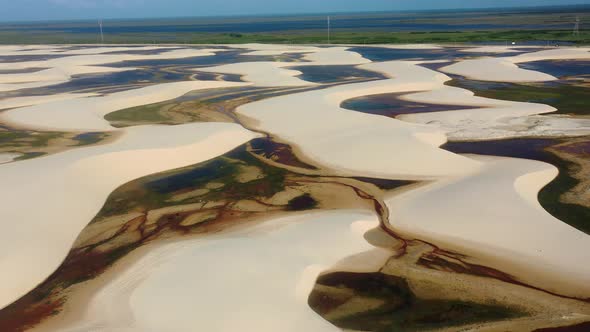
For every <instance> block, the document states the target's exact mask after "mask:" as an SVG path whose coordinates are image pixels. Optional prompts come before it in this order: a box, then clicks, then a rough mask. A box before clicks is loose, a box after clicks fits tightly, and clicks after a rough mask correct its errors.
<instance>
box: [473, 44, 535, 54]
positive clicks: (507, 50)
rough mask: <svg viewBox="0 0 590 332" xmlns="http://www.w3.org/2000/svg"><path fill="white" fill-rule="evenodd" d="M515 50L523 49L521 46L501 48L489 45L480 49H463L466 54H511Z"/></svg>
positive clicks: (500, 46) (501, 46)
mask: <svg viewBox="0 0 590 332" xmlns="http://www.w3.org/2000/svg"><path fill="white" fill-rule="evenodd" d="M515 48H523V46H503V45H489V46H481V47H470V48H466V49H463V50H462V51H463V52H467V53H498V54H500V53H511V52H515V51H516V50H515Z"/></svg>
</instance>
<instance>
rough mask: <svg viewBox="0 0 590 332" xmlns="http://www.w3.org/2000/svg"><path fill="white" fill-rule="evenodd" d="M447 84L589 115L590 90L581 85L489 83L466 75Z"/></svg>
mask: <svg viewBox="0 0 590 332" xmlns="http://www.w3.org/2000/svg"><path fill="white" fill-rule="evenodd" d="M447 85H450V86H455V87H459V88H464V89H469V90H471V91H473V92H474V93H475V94H476V95H477V96H481V97H486V98H493V99H502V100H510V101H519V102H531V103H542V104H547V105H550V106H553V107H555V108H556V109H557V112H555V113H556V114H572V115H590V93H589V91H590V90H589V89H588V88H586V87H582V86H575V85H569V84H518V83H489V82H480V81H471V80H464V79H454V80H452V81H449V82H447Z"/></svg>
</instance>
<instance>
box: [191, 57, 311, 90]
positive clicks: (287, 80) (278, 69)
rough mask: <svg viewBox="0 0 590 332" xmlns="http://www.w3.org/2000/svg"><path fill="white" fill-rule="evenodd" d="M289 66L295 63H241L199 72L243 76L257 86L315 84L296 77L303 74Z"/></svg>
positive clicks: (209, 68)
mask: <svg viewBox="0 0 590 332" xmlns="http://www.w3.org/2000/svg"><path fill="white" fill-rule="evenodd" d="M288 66H293V63H289V62H240V63H233V64H229V65H221V66H216V67H208V68H199V69H198V71H205V72H212V73H224V74H238V75H242V76H243V79H244V80H245V81H248V82H252V83H253V84H254V85H256V86H303V85H314V84H315V83H311V82H307V81H304V80H302V79H300V78H297V77H295V76H298V75H301V72H300V71H297V70H291V69H287V68H285V67H288Z"/></svg>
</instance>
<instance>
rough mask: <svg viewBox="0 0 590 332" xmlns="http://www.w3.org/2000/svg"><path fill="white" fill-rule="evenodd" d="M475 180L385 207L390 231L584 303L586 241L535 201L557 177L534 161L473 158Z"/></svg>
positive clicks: (447, 183) (409, 195)
mask: <svg viewBox="0 0 590 332" xmlns="http://www.w3.org/2000/svg"><path fill="white" fill-rule="evenodd" d="M477 159H478V160H480V161H482V162H484V164H485V166H484V167H483V168H482V169H481V170H480V171H479V172H477V173H474V174H471V175H467V176H464V177H460V178H458V179H448V180H442V181H440V182H438V183H435V184H431V185H427V186H424V187H422V188H420V189H416V190H412V191H408V192H406V193H405V194H402V195H399V196H395V197H392V198H390V199H388V200H387V201H386V203H387V205H388V206H389V208H390V213H391V216H392V217H391V225H392V227H393V228H394V229H395V230H397V231H399V232H401V233H402V234H405V235H407V236H410V237H414V236H415V237H418V238H421V239H425V240H427V241H430V242H432V243H434V244H438V245H441V246H443V247H444V248H449V249H452V250H457V251H459V252H461V253H464V254H468V255H473V256H474V257H476V258H478V262H485V263H486V265H487V266H491V267H494V268H497V269H499V270H501V271H503V272H506V273H508V274H511V275H513V276H515V277H517V278H518V280H520V281H523V282H525V283H528V284H531V285H534V286H538V287H541V288H543V289H547V290H550V291H554V292H557V293H559V294H564V295H569V296H574V297H580V298H588V297H590V285H589V284H588V282H587V281H588V279H589V278H590V267H588V265H587V264H580V262H584V261H585V260H586V259H587V256H588V251H587V249H588V248H589V247H590V238H589V237H588V235H586V234H584V233H582V232H580V231H578V230H576V229H575V228H573V227H571V226H569V225H567V224H565V223H563V222H561V221H560V220H558V219H555V218H554V217H553V216H551V215H550V214H549V213H547V212H546V211H545V210H544V209H543V208H542V207H541V205H540V204H539V202H538V201H537V193H538V192H539V190H540V189H541V188H542V187H544V186H545V184H547V183H548V182H549V181H551V180H552V179H553V178H554V177H555V176H556V175H557V169H556V168H555V167H554V166H552V165H549V164H545V163H542V162H538V161H532V160H524V159H511V158H499V157H486V158H483V157H479V158H477Z"/></svg>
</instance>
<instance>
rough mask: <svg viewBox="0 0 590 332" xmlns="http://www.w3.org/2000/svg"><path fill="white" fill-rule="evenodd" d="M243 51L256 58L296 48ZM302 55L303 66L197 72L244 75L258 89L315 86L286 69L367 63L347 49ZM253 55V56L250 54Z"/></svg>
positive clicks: (279, 64)
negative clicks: (262, 87)
mask: <svg viewBox="0 0 590 332" xmlns="http://www.w3.org/2000/svg"><path fill="white" fill-rule="evenodd" d="M244 47H247V48H250V47H251V48H252V49H257V51H254V52H257V53H256V54H258V55H261V54H266V55H267V54H275V53H277V52H281V51H282V52H287V51H289V50H298V49H297V48H284V47H283V48H282V49H277V48H278V47H280V46H279V45H266V46H264V47H262V46H260V45H256V44H254V45H249V46H248V45H246V46H244ZM299 51H302V52H305V53H306V54H305V55H304V57H303V59H304V60H305V61H306V62H303V63H301V62H299V63H293V62H278V61H277V62H240V63H233V64H228V65H221V66H216V67H208V68H199V69H198V70H199V71H205V72H214V73H224V74H238V75H243V76H244V80H246V81H248V82H252V83H253V84H254V85H257V86H304V85H315V83H312V82H308V81H304V80H302V79H300V78H298V77H295V76H298V75H301V72H300V71H297V70H293V69H288V68H287V67H294V66H301V65H305V66H323V65H358V64H363V63H369V62H371V61H370V60H367V59H365V58H363V57H362V56H361V55H360V54H358V53H356V52H351V51H348V48H346V47H325V48H318V47H314V48H306V49H303V50H299ZM249 54H252V53H249Z"/></svg>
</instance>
